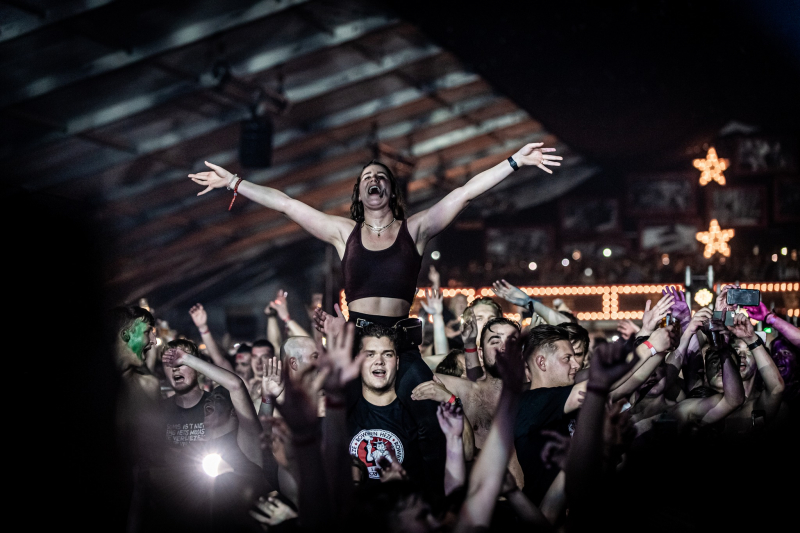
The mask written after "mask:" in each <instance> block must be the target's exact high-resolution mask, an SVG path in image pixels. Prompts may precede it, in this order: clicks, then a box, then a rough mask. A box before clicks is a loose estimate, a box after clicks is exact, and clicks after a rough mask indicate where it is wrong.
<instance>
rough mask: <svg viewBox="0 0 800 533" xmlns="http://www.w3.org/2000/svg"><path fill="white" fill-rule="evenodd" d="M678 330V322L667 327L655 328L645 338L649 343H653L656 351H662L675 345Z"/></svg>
mask: <svg viewBox="0 0 800 533" xmlns="http://www.w3.org/2000/svg"><path fill="white" fill-rule="evenodd" d="M679 332H680V324H678V323H675V324H670V325H669V326H667V327H664V328H658V329H657V330H655V331H654V332H653V333H652V334H651V335H650V337H649V338H648V339H647V340H648V341H650V344H652V345H653V348H655V349H656V351H657V352H658V353H663V352H666V351H667V350H669V349H670V348H674V347H675V346H677V340H678V337H679V335H678V333H679Z"/></svg>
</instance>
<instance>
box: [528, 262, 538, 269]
mask: <svg viewBox="0 0 800 533" xmlns="http://www.w3.org/2000/svg"><path fill="white" fill-rule="evenodd" d="M528 268H529V269H531V270H536V269H537V268H539V265H537V264H536V263H534V262H533V261H531V262H530V263H528Z"/></svg>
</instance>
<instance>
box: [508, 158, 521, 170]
mask: <svg viewBox="0 0 800 533" xmlns="http://www.w3.org/2000/svg"><path fill="white" fill-rule="evenodd" d="M508 164H509V165H511V168H513V169H514V172H516V171H517V170H519V165H517V162H516V161H514V158H513V157H509V158H508Z"/></svg>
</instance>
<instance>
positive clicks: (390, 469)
mask: <svg viewBox="0 0 800 533" xmlns="http://www.w3.org/2000/svg"><path fill="white" fill-rule="evenodd" d="M387 451H388V452H389V455H391V456H392V458H391V459H389V458H388V457H386V456H385V455H381V456H380V457H379V458H378V461H377V463H378V466H379V467H381V468H380V470H378V476H380V479H381V483H386V482H387V481H402V480H406V479H408V475H407V474H406V471H405V469H404V468H403V465H402V464H400V461H398V460H397V455H396V454H395V453H394V449H393V448H392V447H391V446H390V447H389V448H388V450H387Z"/></svg>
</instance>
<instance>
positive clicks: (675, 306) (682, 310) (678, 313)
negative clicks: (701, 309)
mask: <svg viewBox="0 0 800 533" xmlns="http://www.w3.org/2000/svg"><path fill="white" fill-rule="evenodd" d="M661 294H663V295H664V296H672V298H673V300H674V301H673V303H672V317H673V318H674V319H675V320H677V321H678V322H680V323H681V324H683V323H684V321H686V320H689V318H690V317H691V316H692V312H691V311H690V310H689V304H687V303H686V293H685V292H683V291H682V290H680V289H679V288H677V287H673V286H672V285H670V286H669V287H665V288H664V289H662V291H661Z"/></svg>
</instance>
